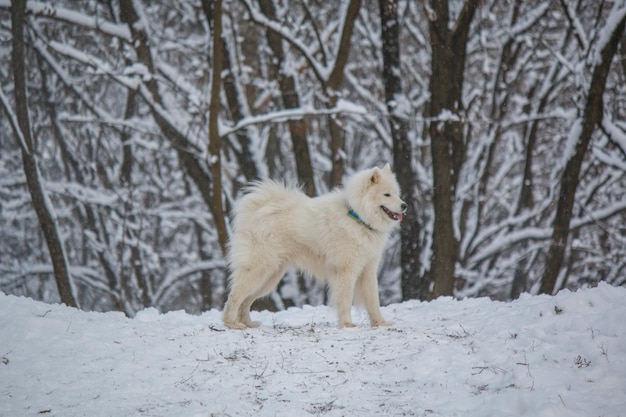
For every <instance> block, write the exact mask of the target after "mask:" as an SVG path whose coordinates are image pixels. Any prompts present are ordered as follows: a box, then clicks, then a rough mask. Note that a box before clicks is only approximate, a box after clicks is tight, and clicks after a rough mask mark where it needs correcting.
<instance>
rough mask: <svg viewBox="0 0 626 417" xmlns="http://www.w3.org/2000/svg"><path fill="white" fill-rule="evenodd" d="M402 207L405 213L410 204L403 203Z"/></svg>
mask: <svg viewBox="0 0 626 417" xmlns="http://www.w3.org/2000/svg"><path fill="white" fill-rule="evenodd" d="M400 208H401V209H402V212H403V213H404V212H405V211H406V209H407V208H408V206H407V205H406V204H405V203H402V205H401V206H400Z"/></svg>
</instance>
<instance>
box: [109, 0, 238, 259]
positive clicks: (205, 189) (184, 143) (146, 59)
mask: <svg viewBox="0 0 626 417" xmlns="http://www.w3.org/2000/svg"><path fill="white" fill-rule="evenodd" d="M119 2H120V18H121V20H122V21H123V22H124V23H126V24H127V25H128V27H129V29H130V31H131V34H132V37H133V47H134V48H135V51H136V52H137V57H138V59H139V61H140V62H141V63H143V64H144V65H146V67H147V68H148V70H149V71H150V73H152V74H153V73H154V71H155V69H154V63H153V62H152V53H151V51H150V48H149V47H148V43H147V36H146V34H145V32H144V31H143V30H139V29H140V28H138V27H137V26H136V25H135V23H136V22H137V21H138V19H139V16H138V15H137V12H136V11H135V8H134V3H133V1H132V0H119ZM146 87H147V89H148V91H149V92H150V95H151V96H152V97H150V99H151V100H146V101H147V104H148V106H149V107H150V111H151V114H152V117H153V118H154V121H155V122H156V124H157V126H159V129H160V130H161V132H162V133H163V135H164V136H165V137H166V138H167V139H168V140H169V141H170V142H171V143H172V145H173V148H174V149H176V153H177V155H178V159H179V161H180V165H181V167H182V168H183V170H184V171H185V172H186V173H187V175H189V177H190V178H191V179H192V180H193V182H194V184H195V185H196V187H197V188H198V191H199V192H200V196H201V197H202V200H203V201H204V203H205V204H206V205H207V207H208V208H209V210H210V211H211V214H212V216H213V219H214V222H215V224H216V229H217V232H218V241H219V242H220V247H221V249H222V251H223V253H225V252H224V251H225V245H226V236H225V227H221V226H220V225H219V224H220V220H219V219H223V218H224V213H223V210H220V208H219V207H216V206H215V205H214V198H213V196H214V195H215V192H213V191H212V188H213V183H212V181H211V175H210V173H209V170H208V169H207V166H206V165H205V163H204V161H200V160H199V159H198V157H197V155H199V154H200V150H199V149H197V148H196V147H195V146H194V145H193V144H191V143H190V142H189V140H187V138H186V137H185V136H184V135H183V134H182V133H181V132H180V131H178V130H177V129H176V127H175V126H173V125H172V124H171V123H170V122H169V121H168V120H167V119H165V118H164V117H163V116H162V115H161V113H160V111H159V110H160V108H157V107H162V103H163V102H162V99H161V96H160V94H159V90H158V85H157V83H156V78H155V77H151V78H150V80H148V81H146ZM211 171H212V169H211ZM220 195H221V193H220Z"/></svg>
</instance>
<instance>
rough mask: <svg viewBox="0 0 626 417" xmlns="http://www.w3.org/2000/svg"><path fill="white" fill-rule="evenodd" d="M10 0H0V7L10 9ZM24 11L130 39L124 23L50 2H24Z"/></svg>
mask: <svg viewBox="0 0 626 417" xmlns="http://www.w3.org/2000/svg"><path fill="white" fill-rule="evenodd" d="M10 7H11V1H10V0H0V9H7V10H8V9H10ZM26 13H28V14H32V15H33V16H35V17H43V18H50V19H54V20H59V21H62V22H66V23H72V24H75V25H78V26H81V27H84V28H88V29H93V30H97V31H98V32H101V33H104V34H106V35H111V36H115V37H118V38H121V39H124V40H127V41H130V40H131V35H130V31H129V30H128V27H127V26H126V25H121V24H118V23H113V22H109V21H107V20H105V19H102V18H100V17H98V16H87V15H86V14H83V13H80V12H76V11H73V10H69V9H65V8H62V7H57V6H55V5H52V4H50V3H44V2H39V1H28V2H26Z"/></svg>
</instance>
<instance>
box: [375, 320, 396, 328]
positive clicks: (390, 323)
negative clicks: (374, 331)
mask: <svg viewBox="0 0 626 417" xmlns="http://www.w3.org/2000/svg"><path fill="white" fill-rule="evenodd" d="M379 326H385V327H387V326H393V321H387V320H381V321H375V322H372V327H379Z"/></svg>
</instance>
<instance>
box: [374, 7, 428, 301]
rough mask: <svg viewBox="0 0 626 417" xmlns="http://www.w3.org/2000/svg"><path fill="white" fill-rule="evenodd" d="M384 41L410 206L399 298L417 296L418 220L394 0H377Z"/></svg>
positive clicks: (398, 166) (399, 171)
mask: <svg viewBox="0 0 626 417" xmlns="http://www.w3.org/2000/svg"><path fill="white" fill-rule="evenodd" d="M379 7H380V18H381V27H382V43H383V47H382V50H383V82H384V85H385V100H386V103H387V111H388V112H389V116H390V117H389V124H390V127H391V136H392V138H393V163H394V170H395V173H396V176H397V178H398V182H399V183H400V188H401V189H402V193H403V198H404V200H405V201H406V203H407V204H408V206H409V210H408V211H407V214H406V216H405V218H404V220H403V221H402V227H401V229H400V240H401V243H400V246H401V248H400V266H401V288H402V299H403V300H409V299H415V298H420V296H421V294H420V279H419V274H420V269H421V264H420V253H421V248H420V246H421V245H420V233H419V224H418V221H417V213H418V212H417V186H416V181H415V179H416V178H417V175H416V173H415V172H414V170H413V165H412V163H413V149H412V147H411V142H410V141H409V139H408V137H407V136H408V132H409V122H408V120H407V118H406V115H403V114H402V110H403V109H401V108H399V106H400V104H401V103H402V102H404V101H406V98H404V92H403V90H402V78H401V76H400V75H401V68H400V43H399V26H398V16H397V13H398V11H397V2H396V0H380V1H379Z"/></svg>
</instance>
